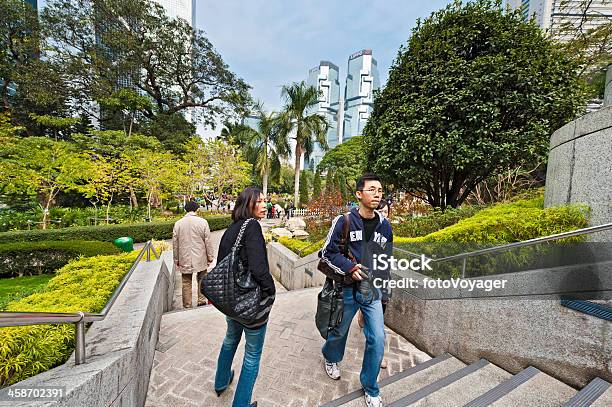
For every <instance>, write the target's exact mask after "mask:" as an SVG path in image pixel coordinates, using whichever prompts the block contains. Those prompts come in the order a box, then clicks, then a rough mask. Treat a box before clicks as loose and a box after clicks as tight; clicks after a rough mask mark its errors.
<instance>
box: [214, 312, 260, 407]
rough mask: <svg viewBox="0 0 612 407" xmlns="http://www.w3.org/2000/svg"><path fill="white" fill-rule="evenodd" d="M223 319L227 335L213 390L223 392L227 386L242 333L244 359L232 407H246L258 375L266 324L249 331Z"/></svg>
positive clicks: (218, 362)
mask: <svg viewBox="0 0 612 407" xmlns="http://www.w3.org/2000/svg"><path fill="white" fill-rule="evenodd" d="M225 319H226V320H227V333H226V334H225V339H224V340H223V345H222V346H221V352H220V353H219V360H218V361H217V373H216V375H215V390H224V389H226V388H227V386H228V385H229V381H230V374H231V370H232V361H233V360H234V355H235V354H236V349H238V344H239V343H240V340H241V339H242V332H243V331H244V336H245V338H246V346H245V348H244V359H243V361H242V370H241V371H240V380H239V381H238V386H237V387H236V393H235V394H234V402H233V404H232V407H247V406H249V405H250V404H251V395H252V394H253V386H255V380H257V373H259V361H260V359H261V352H262V349H263V344H264V338H265V337H266V327H267V324H265V325H263V326H261V327H259V328H256V329H249V328H245V327H244V326H243V325H241V324H239V323H238V322H236V321H234V320H233V319H231V318H227V317H226V318H225Z"/></svg>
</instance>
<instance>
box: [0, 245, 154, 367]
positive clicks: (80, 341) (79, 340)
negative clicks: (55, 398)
mask: <svg viewBox="0 0 612 407" xmlns="http://www.w3.org/2000/svg"><path fill="white" fill-rule="evenodd" d="M151 252H153V255H154V256H155V258H156V259H159V257H160V256H159V254H157V251H156V250H155V247H154V246H153V244H152V243H151V241H150V240H149V241H148V242H147V243H146V244H145V245H144V247H143V248H142V250H141V251H140V253H138V257H136V260H135V261H134V263H133V264H132V266H131V267H130V270H129V271H128V272H127V273H126V275H125V276H124V277H123V279H122V280H121V283H119V285H118V286H117V288H115V291H114V292H113V295H112V296H111V297H110V298H109V299H108V301H107V302H106V305H105V306H104V308H102V311H100V312H99V313H90V312H81V311H78V312H75V313H63V312H0V327H8V326H22V325H47V324H70V323H73V324H75V327H76V330H75V339H76V344H75V349H74V359H75V364H76V365H80V364H82V363H85V359H86V354H85V323H86V322H95V321H102V320H103V319H104V318H106V316H107V315H108V313H109V311H110V309H111V308H112V306H113V304H114V303H115V301H116V300H117V298H118V297H119V294H121V291H123V288H124V287H125V286H126V284H127V282H128V279H129V278H130V276H131V275H132V273H133V272H134V270H136V267H137V266H138V264H139V263H140V261H141V260H142V258H143V256H145V254H146V261H151Z"/></svg>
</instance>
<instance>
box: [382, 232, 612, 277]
mask: <svg viewBox="0 0 612 407" xmlns="http://www.w3.org/2000/svg"><path fill="white" fill-rule="evenodd" d="M604 230H612V223H604V224H603V225H597V226H590V227H587V228H582V229H576V230H572V231H569V232H563V233H556V234H554V235H549V236H543V237H537V238H534V239H529V240H523V241H521V242H513V243H507V244H504V245H500V246H493V247H487V248H485V249H479V250H475V251H473V252H465V253H460V254H453V255H452V256H446V257H441V258H439V259H436V258H432V259H431V262H432V263H441V262H444V261H449V260H457V259H463V265H462V272H461V275H462V277H465V268H466V264H467V259H468V258H469V257H475V256H480V255H482V254H487V253H495V252H501V251H506V250H510V249H515V248H517V247H526V246H533V245H536V244H539V243H544V242H550V241H553V240H559V239H565V238H568V237H574V236H581V235H588V234H591V233H596V232H601V231H604ZM393 249H394V250H397V251H399V252H402V253H405V254H408V255H410V256H413V257H420V256H421V255H417V254H416V253H412V252H409V251H408V250H404V249H401V248H399V247H394V248H393Z"/></svg>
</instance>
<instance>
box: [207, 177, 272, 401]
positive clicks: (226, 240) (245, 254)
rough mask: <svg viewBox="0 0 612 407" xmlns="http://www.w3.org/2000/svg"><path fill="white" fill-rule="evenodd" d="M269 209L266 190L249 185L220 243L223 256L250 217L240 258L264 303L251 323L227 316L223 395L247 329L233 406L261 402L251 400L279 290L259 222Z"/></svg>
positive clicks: (219, 377) (219, 382) (220, 372)
mask: <svg viewBox="0 0 612 407" xmlns="http://www.w3.org/2000/svg"><path fill="white" fill-rule="evenodd" d="M266 213H267V207H266V200H265V197H264V195H263V193H262V192H261V191H260V190H259V189H257V188H252V187H249V188H246V189H245V190H244V191H242V192H241V193H240V195H239V196H238V198H237V200H236V205H235V207H234V210H233V211H232V220H233V221H234V222H233V223H232V224H231V225H230V227H229V228H227V230H226V231H225V233H224V234H223V237H222V238H221V242H220V244H219V254H218V256H217V258H218V259H223V258H224V257H225V256H227V255H228V254H229V253H230V251H231V250H232V247H233V245H234V243H235V242H236V239H237V238H238V235H239V232H240V229H241V228H242V226H243V224H244V223H245V222H247V221H248V224H247V226H246V227H245V228H244V234H243V236H242V240H241V241H242V242H243V245H242V248H241V250H240V258H241V259H242V261H243V262H244V264H245V265H247V267H248V270H249V272H250V274H251V276H252V277H253V280H254V281H255V282H256V283H257V284H258V285H259V287H260V289H261V295H262V300H261V302H260V304H258V305H257V306H262V305H263V306H264V307H263V309H262V310H261V311H259V313H258V314H257V317H256V318H255V320H253V321H252V322H250V323H249V324H248V325H243V324H242V323H240V322H237V321H235V320H233V319H231V318H229V317H226V320H227V333H226V334H225V339H224V340H223V345H222V346H221V352H220V353H219V359H218V361H217V373H216V375H215V392H216V393H217V396H220V395H221V394H222V393H223V392H224V391H225V390H226V389H227V388H228V387H229V385H230V384H231V383H232V381H233V379H234V371H233V370H232V362H233V360H234V355H235V353H236V349H237V348H238V344H239V343H240V340H241V339H242V332H244V336H245V339H246V345H245V351H244V359H243V362H242V370H241V371H240V379H239V380H238V386H237V387H236V393H235V394H234V402H233V404H232V406H233V407H257V402H254V403H252V404H251V395H252V394H253V387H254V386H255V381H256V379H257V374H258V372H259V362H260V359H261V353H262V349H263V344H264V338H265V335H266V326H267V323H268V315H269V314H270V310H271V309H272V304H273V302H274V296H275V294H276V289H275V287H274V280H273V279H272V275H271V274H270V268H269V266H268V256H267V251H266V243H265V240H264V237H263V233H262V230H261V226H260V224H259V222H257V220H259V219H262V218H265V217H266ZM253 218H254V219H253Z"/></svg>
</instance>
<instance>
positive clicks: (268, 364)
mask: <svg viewBox="0 0 612 407" xmlns="http://www.w3.org/2000/svg"><path fill="white" fill-rule="evenodd" d="M318 291H319V289H318V288H311V289H306V290H298V291H292V292H287V293H283V294H279V295H278V296H277V299H276V302H275V304H274V307H273V309H272V313H271V315H270V321H269V323H268V329H267V335H266V342H265V346H264V352H263V355H262V360H261V367H260V372H259V377H258V380H257V383H256V384H255V390H254V395H253V400H257V401H258V405H259V407H298V406H308V407H310V406H318V405H319V404H320V403H323V402H325V401H329V400H331V399H334V398H337V397H339V396H340V395H343V394H346V393H347V392H349V391H352V390H356V389H359V388H360V387H361V386H360V384H359V371H360V369H361V361H362V356H363V349H364V342H365V340H364V337H363V333H362V330H361V329H359V327H358V325H357V319H356V318H355V320H354V321H353V326H352V327H351V330H350V334H349V339H348V343H347V347H346V353H345V359H344V361H343V362H342V363H341V365H340V366H341V368H342V378H341V380H338V381H333V380H331V379H329V378H328V377H327V375H326V374H325V371H324V369H323V359H322V357H321V346H322V345H323V340H322V339H321V337H320V336H319V333H318V331H317V329H316V326H315V324H314V314H315V309H316V297H317V293H318ZM225 330H226V323H225V319H224V316H223V315H222V314H221V313H220V312H218V311H217V310H216V309H214V308H212V307H210V306H206V307H199V308H196V309H192V310H182V311H175V312H170V313H167V314H164V315H163V317H162V321H161V328H160V335H159V342H158V344H157V347H156V351H155V358H154V362H153V370H152V373H151V378H150V382H149V390H148V395H147V401H146V404H145V405H146V406H148V407H154V406H156V407H157V406H172V407H178V406H229V405H231V402H232V398H233V394H234V390H235V388H236V384H237V379H238V375H239V372H240V368H241V365H242V357H243V355H244V341H243V342H242V343H241V344H240V346H239V348H238V351H237V353H236V358H235V360H234V369H235V371H236V379H235V381H234V383H232V385H231V386H230V387H229V389H228V390H227V391H226V392H225V393H224V394H223V395H222V396H221V397H220V398H217V396H216V394H215V393H214V390H213V382H214V375H215V367H216V360H217V356H218V354H219V349H220V347H221V343H222V341H223V337H224V335H225ZM387 335H388V336H387V342H386V347H387V349H386V358H387V360H388V362H389V367H388V369H386V370H381V375H380V377H379V379H382V378H384V377H387V376H388V375H390V374H394V373H397V372H399V371H401V370H405V369H407V368H409V367H412V366H414V365H415V364H417V363H420V362H422V361H424V360H427V359H429V357H428V356H427V355H425V354H424V353H422V352H421V351H419V350H418V349H416V348H415V347H414V346H413V345H411V344H410V343H409V342H407V341H406V340H404V339H403V338H402V337H400V336H399V335H397V334H395V333H393V332H392V331H390V330H387Z"/></svg>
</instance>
